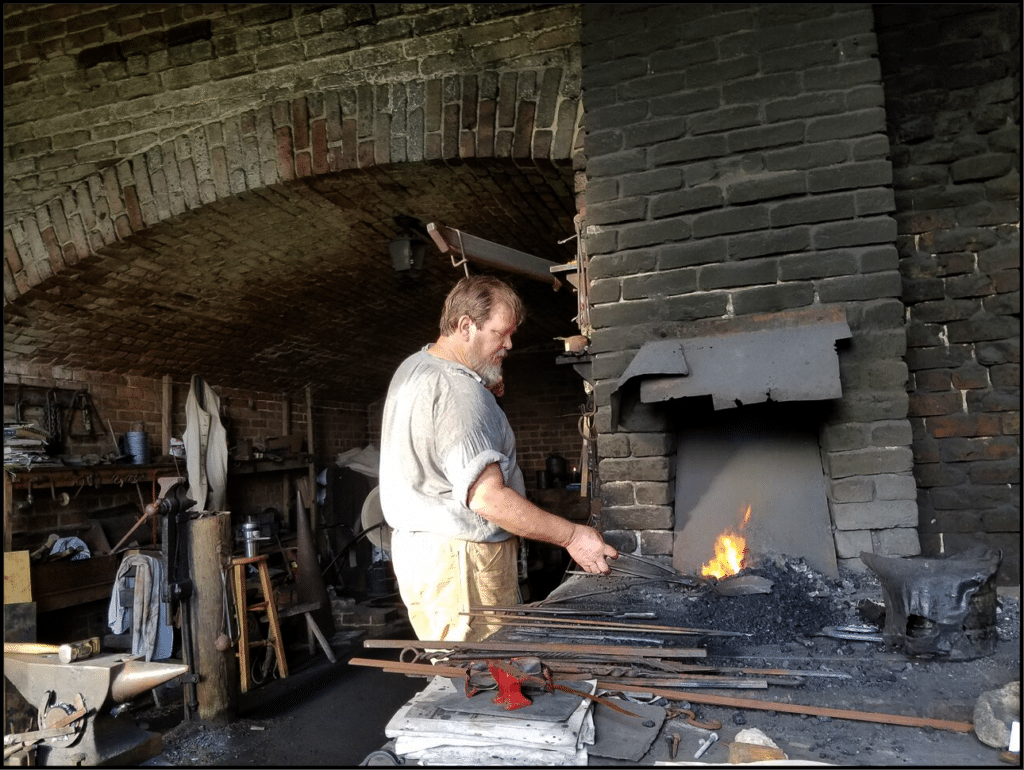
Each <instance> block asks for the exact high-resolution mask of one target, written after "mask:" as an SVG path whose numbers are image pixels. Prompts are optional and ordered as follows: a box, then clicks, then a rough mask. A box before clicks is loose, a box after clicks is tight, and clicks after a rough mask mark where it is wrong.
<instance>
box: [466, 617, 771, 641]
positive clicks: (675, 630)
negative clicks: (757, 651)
mask: <svg viewBox="0 0 1024 770" xmlns="http://www.w3.org/2000/svg"><path fill="white" fill-rule="evenodd" d="M459 614H460V615H466V616H469V617H486V618H487V620H488V622H492V623H493V622H497V623H507V622H509V621H510V622H512V623H513V624H515V623H523V622H524V621H527V622H529V623H533V624H545V625H546V624H565V625H573V626H577V625H579V626H599V627H601V628H603V629H608V630H622V631H632V632H634V633H635V632H637V631H650V632H652V633H658V634H696V635H698V636H753V634H751V633H747V632H744V631H716V630H713V629H707V628H682V627H677V626H658V625H653V624H645V623H616V622H614V621H606V620H576V619H572V618H509V617H504V616H501V615H491V614H490V613H483V612H460V613H459Z"/></svg>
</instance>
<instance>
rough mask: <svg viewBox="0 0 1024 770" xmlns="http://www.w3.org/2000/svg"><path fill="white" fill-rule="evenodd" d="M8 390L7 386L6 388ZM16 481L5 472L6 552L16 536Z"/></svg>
mask: <svg viewBox="0 0 1024 770" xmlns="http://www.w3.org/2000/svg"><path fill="white" fill-rule="evenodd" d="M5 390H6V388H5ZM13 530H14V483H13V481H12V480H11V474H9V473H7V472H6V471H5V472H4V553H7V552H8V551H10V550H11V544H12V542H13V538H14V531H13Z"/></svg>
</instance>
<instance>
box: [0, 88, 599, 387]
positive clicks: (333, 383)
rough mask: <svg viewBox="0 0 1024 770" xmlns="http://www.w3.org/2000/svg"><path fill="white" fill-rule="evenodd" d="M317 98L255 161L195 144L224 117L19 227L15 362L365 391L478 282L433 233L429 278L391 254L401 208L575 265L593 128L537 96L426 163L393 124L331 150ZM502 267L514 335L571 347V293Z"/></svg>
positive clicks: (295, 106)
mask: <svg viewBox="0 0 1024 770" xmlns="http://www.w3.org/2000/svg"><path fill="white" fill-rule="evenodd" d="M304 101H305V100H304V99H299V100H293V101H291V102H289V103H284V104H278V105H275V106H274V107H272V108H268V109H270V110H271V111H272V112H276V113H277V114H281V115H289V116H290V117H292V118H293V120H292V123H291V125H290V126H288V127H287V130H281V127H280V126H278V128H277V130H276V131H275V132H274V134H273V136H272V137H267V136H265V137H260V136H259V134H258V130H257V129H256V127H255V126H254V127H253V128H254V134H253V139H254V140H255V141H262V143H263V145H264V149H265V151H264V152H263V153H262V156H261V157H262V158H263V161H262V163H261V164H260V168H258V169H255V170H253V169H254V166H253V163H255V162H257V161H256V160H254V156H249V157H248V158H247V157H246V156H245V154H244V153H239V154H236V155H235V156H234V157H232V156H231V154H230V153H227V152H224V151H223V148H220V147H216V146H211V145H210V144H206V146H202V147H201V146H199V143H201V140H202V138H204V137H208V136H211V135H214V136H217V135H222V134H223V126H215V127H213V128H214V130H213V131H210V130H205V131H198V132H192V133H191V134H190V137H189V138H190V145H189V147H190V154H191V158H188V159H182V158H176V157H168V156H169V155H171V153H164V154H160V153H152V152H151V153H148V154H145V155H140V156H137V157H135V158H131V159H128V160H126V161H123V162H122V163H121V164H119V165H118V166H117V167H110V168H107V169H105V170H104V171H103V172H100V173H98V174H95V175H94V176H93V177H92V178H90V179H87V180H85V181H84V182H83V183H81V184H79V185H78V186H77V187H76V188H75V189H74V190H72V191H71V192H70V193H67V194H65V195H63V196H61V197H60V198H55V199H54V200H53V201H52V202H51V204H50V205H48V206H45V207H41V208H40V209H38V210H37V212H36V214H35V215H34V216H32V217H28V218H26V219H23V220H21V221H20V222H18V223H16V224H15V225H13V226H11V227H9V228H8V229H7V230H6V231H5V252H6V256H7V260H6V267H5V272H6V273H7V274H5V285H6V284H8V283H10V284H12V285H10V286H8V287H7V289H6V290H5V309H4V310H5V313H4V347H5V354H6V355H11V356H15V357H17V358H18V359H19V360H22V361H27V362H31V363H37V364H44V365H54V366H61V367H66V368H75V369H88V370H92V371H99V372H112V373H120V374H127V373H132V374H138V375H141V376H148V377H162V376H164V375H171V376H172V377H174V378H177V379H183V378H187V377H189V376H191V375H192V374H194V373H198V374H202V375H203V376H204V377H205V378H206V379H207V380H208V381H210V382H213V383H217V384H220V385H226V386H232V387H244V388H253V389H257V390H265V391H270V392H287V393H294V392H297V391H299V390H300V389H302V388H304V387H307V386H308V387H310V388H311V389H312V390H313V391H314V392H315V393H317V394H318V395H320V396H321V397H330V398H337V399H340V400H346V401H356V402H367V401H371V400H373V399H375V398H377V397H379V396H380V395H382V394H383V392H384V389H385V388H386V385H387V381H388V379H389V377H390V374H391V372H392V371H393V370H394V367H395V366H396V365H397V363H398V362H399V361H400V360H401V358H402V357H404V356H405V355H406V354H408V353H409V352H411V351H412V350H415V349H416V348H418V347H419V346H421V345H423V344H425V343H426V342H429V341H430V340H432V339H433V338H434V337H435V336H436V334H437V327H436V322H437V315H438V312H439V309H440V306H441V304H442V302H443V298H444V295H445V293H446V292H447V290H448V289H449V288H450V287H451V285H452V284H453V283H454V282H455V281H456V280H457V279H458V278H459V277H461V275H462V274H463V268H462V267H455V266H453V265H452V262H451V259H450V257H449V256H448V255H444V254H441V253H440V252H439V251H438V249H437V248H436V247H435V246H433V244H430V245H429V246H428V249H427V257H426V260H425V267H424V270H423V271H422V273H421V275H420V276H419V279H418V280H416V281H410V280H407V276H401V275H399V274H397V273H396V272H395V271H394V270H393V269H392V267H391V264H390V261H389V258H388V256H387V243H388V241H389V240H390V239H391V238H392V237H394V236H395V235H397V234H398V228H397V226H396V224H395V221H394V217H395V216H396V215H398V214H405V215H410V216H414V217H417V218H419V219H420V220H421V221H423V222H424V223H426V222H429V221H436V222H439V223H442V224H444V225H447V226H449V227H456V228H459V229H462V230H464V231H466V232H468V233H471V234H473V235H477V236H480V237H483V238H487V239H489V240H493V241H496V242H499V243H502V244H505V245H508V246H511V247H513V248H516V249H519V250H521V251H525V252H527V253H531V254H534V255H536V256H539V257H543V258H546V259H550V260H553V261H555V262H566V261H569V260H571V259H573V258H574V256H575V246H574V244H573V242H569V243H567V244H560V243H559V241H562V240H564V239H566V238H568V237H569V236H571V235H572V233H573V223H572V217H573V215H574V213H575V202H574V196H573V188H572V185H573V168H572V164H571V161H570V157H569V155H570V153H571V152H572V149H573V147H574V146H577V144H578V143H577V142H576V140H575V138H576V135H577V132H578V130H579V127H578V120H575V119H574V120H573V121H572V122H571V123H568V124H566V123H565V122H564V121H563V127H562V132H561V134H559V131H558V130H557V128H556V129H554V130H552V129H538V128H535V127H534V126H533V124H532V120H531V119H530V116H529V115H528V114H526V115H525V117H524V111H526V112H527V113H528V110H529V105H525V104H524V105H520V108H521V109H520V110H517V112H518V115H519V122H518V125H517V126H516V127H515V130H514V131H510V132H508V134H507V136H505V137H501V136H494V135H490V136H482V135H481V132H480V131H478V130H477V131H472V132H466V131H462V132H461V133H458V134H456V136H457V137H458V139H457V140H450V138H446V137H445V134H444V131H443V126H442V127H441V129H442V130H441V131H439V132H438V133H437V134H436V138H434V139H432V138H431V136H430V135H429V134H427V136H426V141H425V143H424V145H425V146H424V147H423V148H422V150H421V151H420V152H419V154H418V157H420V158H422V159H417V160H413V161H409V160H405V161H403V162H391V156H392V155H393V154H395V153H394V149H395V148H396V147H399V145H397V144H396V141H395V137H394V136H378V137H377V138H376V141H374V140H373V139H372V138H371V139H363V140H362V141H353V140H355V138H356V137H359V136H361V135H362V134H361V132H360V130H359V127H358V126H357V125H350V126H348V127H347V128H348V130H349V131H350V141H349V142H347V143H346V142H345V141H344V140H343V139H342V140H339V141H338V142H336V143H335V144H334V146H331V145H330V143H329V141H328V137H327V135H326V132H325V131H324V130H323V128H324V126H323V125H320V124H318V123H317V122H316V121H310V120H309V119H308V116H306V115H304V114H303V112H302V107H303V106H304ZM296 116H298V119H296ZM574 118H575V116H574ZM207 129H209V127H207ZM271 139H272V143H271ZM399 139H401V140H402V141H405V138H404V137H399ZM384 143H387V146H386V147H385V146H383V145H384ZM482 143H484V144H482ZM164 146H165V147H167V146H168V145H164ZM175 146H180V144H179V143H175ZM267 148H272V151H266V149H267ZM479 150H483V152H479ZM401 155H402V156H404V157H409V152H408V148H404V151H403V152H402V153H401ZM413 155H414V157H416V153H413ZM183 161H184V162H183ZM380 161H383V162H380ZM247 171H248V172H249V173H247ZM192 174H194V175H195V177H194V179H192V178H191V175H192ZM267 179H270V180H273V181H272V183H270V184H266V183H264V180H267ZM250 180H258V182H257V183H256V184H250ZM470 270H471V271H472V272H482V269H477V268H474V267H473V266H472V265H471V266H470ZM502 275H503V277H505V278H507V279H508V280H510V281H511V282H512V283H513V284H514V285H516V286H517V288H519V289H520V291H521V292H522V293H523V294H524V298H525V299H526V301H527V305H528V308H529V315H528V319H527V322H526V323H525V324H524V326H523V327H522V328H521V330H520V332H519V334H518V335H517V337H516V339H515V340H514V342H515V343H516V347H517V348H519V349H520V350H523V349H531V348H534V349H535V348H538V347H546V348H548V349H550V350H552V351H556V350H557V349H558V346H557V343H554V342H553V341H552V338H553V337H554V336H559V335H566V334H572V333H574V331H575V326H574V324H573V323H572V318H573V317H574V315H575V312H576V299H575V297H574V295H573V294H572V290H571V288H568V287H566V288H563V289H562V290H561V291H558V292H554V291H553V290H552V288H551V286H550V285H547V284H542V283H539V282H536V281H532V280H529V279H525V278H522V277H519V276H516V275H513V274H502Z"/></svg>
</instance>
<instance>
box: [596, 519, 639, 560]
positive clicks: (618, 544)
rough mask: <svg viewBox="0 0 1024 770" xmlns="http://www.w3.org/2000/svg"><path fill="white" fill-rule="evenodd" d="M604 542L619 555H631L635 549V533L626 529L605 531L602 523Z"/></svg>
mask: <svg viewBox="0 0 1024 770" xmlns="http://www.w3.org/2000/svg"><path fill="white" fill-rule="evenodd" d="M601 529H602V531H601V534H602V535H603V536H604V541H605V542H606V543H608V545H610V546H611V547H612V548H614V549H615V550H616V551H619V552H621V553H633V552H634V551H635V550H636V548H637V545H638V543H637V537H636V533H635V532H633V531H631V530H628V529H607V528H606V525H605V524H604V522H602V528H601Z"/></svg>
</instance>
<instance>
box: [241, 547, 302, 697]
mask: <svg viewBox="0 0 1024 770" xmlns="http://www.w3.org/2000/svg"><path fill="white" fill-rule="evenodd" d="M249 564H253V565H255V566H256V569H257V572H258V573H259V579H260V591H261V593H262V594H263V601H261V602H257V603H256V604H248V597H247V596H246V580H245V568H246V567H247V566H248V565H249ZM231 586H232V589H233V592H234V596H235V612H236V615H237V618H238V668H239V673H240V678H241V689H242V692H248V691H249V689H250V688H251V687H252V684H253V682H252V653H251V652H250V650H251V648H252V647H259V646H264V645H268V644H269V645H273V647H274V652H275V654H276V656H277V672H278V674H279V675H280V676H281V678H282V679H283V678H285V677H287V676H288V661H287V659H286V658H285V656H284V640H283V639H282V638H281V624H280V621H279V619H278V617H277V603H276V602H275V601H274V588H273V586H272V585H271V584H270V571H269V569H268V567H267V557H266V556H253V557H246V558H236V559H232V560H231ZM259 610H265V611H266V613H267V618H268V620H269V623H268V631H267V635H268V637H269V638H268V639H267V640H266V641H265V642H263V641H258V642H251V641H249V623H248V613H249V612H257V611H259Z"/></svg>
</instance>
